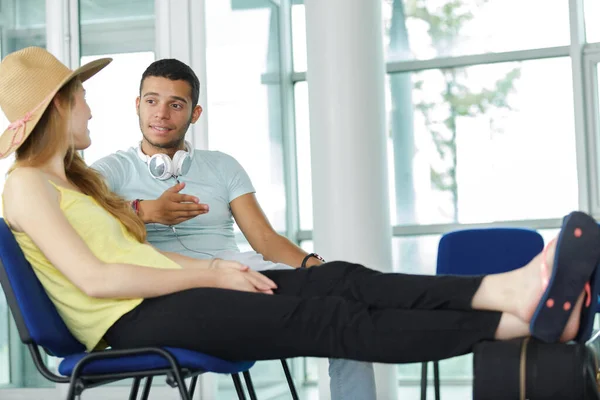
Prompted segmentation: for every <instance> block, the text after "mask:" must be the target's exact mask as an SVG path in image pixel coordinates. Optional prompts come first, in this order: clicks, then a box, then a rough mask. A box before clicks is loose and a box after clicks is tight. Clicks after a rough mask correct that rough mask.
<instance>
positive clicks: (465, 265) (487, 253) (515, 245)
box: [421, 228, 544, 400]
mask: <svg viewBox="0 0 600 400" xmlns="http://www.w3.org/2000/svg"><path fill="white" fill-rule="evenodd" d="M543 248H544V239H543V238H542V236H541V235H540V234H539V233H538V232H536V231H533V230H529V229H521V228H488V229H466V230H461V231H455V232H450V233H447V234H445V235H443V236H442V238H441V239H440V243H439V245H438V257H437V270H436V274H437V275H484V274H486V275H487V274H498V273H501V272H507V271H511V270H513V269H517V268H519V267H522V266H524V265H525V264H527V263H528V262H529V261H531V259H532V258H533V257H535V256H536V255H537V254H539V253H540V252H541V251H542V250H543ZM433 379H434V389H435V399H436V400H439V399H440V372H439V363H438V362H437V361H434V363H433ZM421 399H422V400H425V399H427V363H426V362H424V363H422V364H421Z"/></svg>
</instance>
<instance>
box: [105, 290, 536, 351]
mask: <svg viewBox="0 0 600 400" xmlns="http://www.w3.org/2000/svg"><path fill="white" fill-rule="evenodd" d="M508 318H509V320H508V321H509V322H511V320H510V318H511V317H510V316H509V317H508ZM512 318H514V317H512ZM515 319H516V318H515ZM503 321H504V322H503ZM512 322H513V323H515V324H516V325H515V326H513V327H510V326H508V325H506V317H505V316H502V321H501V314H500V313H496V312H485V311H468V312H467V311H453V310H433V311H427V310H395V309H373V308H370V307H368V306H366V305H365V304H363V303H359V302H353V301H348V300H346V299H344V298H341V297H333V296H329V297H313V298H300V297H296V296H286V295H265V294H255V293H246V292H238V291H229V290H222V289H210V288H208V289H193V290H188V291H184V292H179V293H176V294H172V295H168V296H162V297H159V298H154V299H147V300H144V302H143V303H142V304H141V305H140V306H138V307H137V308H136V309H135V310H133V311H132V312H130V313H129V314H126V315H125V316H124V317H123V318H121V319H120V320H119V321H117V323H116V324H115V325H113V327H112V328H111V329H110V330H109V331H108V332H107V334H106V339H107V341H108V343H110V344H111V345H112V346H113V347H115V348H129V347H143V346H173V347H181V348H188V349H192V350H196V351H200V352H204V353H208V354H212V355H215V356H217V357H221V358H225V359H230V360H263V359H279V358H288V357H300V356H315V357H333V358H346V359H355V360H359V361H373V362H389V363H403V362H417V361H425V360H437V359H442V358H447V357H453V356H456V355H460V354H464V353H466V352H469V351H470V350H471V348H472V346H473V345H474V344H475V343H477V342H480V341H482V340H490V339H494V338H495V337H496V335H497V332H499V331H501V330H502V325H503V324H504V325H506V328H504V330H505V331H506V332H505V333H509V331H510V333H511V335H509V336H507V337H518V336H523V335H526V334H527V327H526V325H525V324H524V323H522V322H521V324H520V325H519V324H518V323H516V322H515V321H512ZM499 324H500V325H499Z"/></svg>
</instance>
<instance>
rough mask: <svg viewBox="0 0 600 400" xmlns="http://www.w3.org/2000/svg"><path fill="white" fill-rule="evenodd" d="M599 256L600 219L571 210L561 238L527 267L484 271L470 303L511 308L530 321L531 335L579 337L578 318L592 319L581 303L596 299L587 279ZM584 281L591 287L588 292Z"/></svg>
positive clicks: (487, 307)
mask: <svg viewBox="0 0 600 400" xmlns="http://www.w3.org/2000/svg"><path fill="white" fill-rule="evenodd" d="M557 245H558V246H559V249H560V250H558V251H560V253H559V254H556V252H557ZM599 259H600V228H599V227H598V225H597V223H596V221H594V220H593V219H592V218H591V217H589V216H587V215H585V214H583V213H572V214H570V215H569V216H567V217H566V218H565V220H564V224H563V229H562V231H561V234H560V236H559V240H558V241H552V242H551V243H550V244H549V245H548V246H547V248H546V249H545V250H544V252H542V253H541V254H540V255H538V256H536V257H535V258H534V259H533V260H532V261H531V262H530V263H529V264H527V265H526V266H525V267H523V268H519V269H517V270H513V271H510V272H507V273H503V274H497V275H490V276H486V277H485V278H484V279H483V281H482V283H481V286H480V288H479V290H478V291H477V293H475V296H474V297H473V300H472V306H473V308H475V309H480V310H495V311H502V312H505V313H509V314H512V315H514V316H516V317H518V318H519V319H521V320H522V321H523V322H525V323H528V324H529V330H530V333H531V334H532V335H533V336H535V337H537V338H538V339H541V340H543V341H546V342H557V341H559V340H560V341H565V340H570V339H573V338H575V337H576V336H577V337H579V336H580V332H578V330H579V326H580V324H583V325H587V324H588V321H587V320H586V321H583V320H581V318H584V317H585V318H586V319H587V318H588V317H589V315H588V314H590V313H589V312H586V313H585V314H584V315H583V316H582V307H594V306H595V302H594V304H592V300H595V299H592V298H591V297H590V296H589V292H590V290H589V288H590V285H589V281H590V279H591V278H592V276H593V274H594V273H595V270H596V266H597V264H598V260H599ZM584 286H585V288H586V289H587V292H588V294H587V295H585V296H584V294H585V291H584V290H583V288H584ZM590 315H591V314H590ZM583 336H585V335H583Z"/></svg>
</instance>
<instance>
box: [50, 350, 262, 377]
mask: <svg viewBox="0 0 600 400" xmlns="http://www.w3.org/2000/svg"><path fill="white" fill-rule="evenodd" d="M164 350H167V351H168V352H169V353H171V355H173V357H175V359H176V360H177V362H178V363H179V366H180V367H181V368H187V369H190V370H193V371H194V372H198V371H202V372H216V373H222V374H235V373H238V372H243V371H247V370H248V369H250V368H251V367H252V366H253V365H254V361H236V362H233V361H226V360H222V359H220V358H217V357H213V356H209V355H208V354H204V353H199V352H196V351H192V350H185V349H179V348H175V347H164ZM105 351H110V350H105ZM88 354H89V353H86V352H82V353H77V354H73V355H70V356H68V357H66V358H65V359H64V360H63V361H62V362H61V363H60V365H59V366H58V372H59V373H60V374H61V375H63V376H71V374H72V373H73V369H74V368H75V366H76V365H77V363H78V362H79V361H80V360H81V359H82V358H84V357H85V356H87V355H88ZM164 368H170V364H169V362H168V361H167V360H166V359H165V358H164V357H161V356H160V355H158V354H144V355H134V356H122V357H118V358H107V359H97V360H93V361H90V362H89V363H88V364H87V365H86V366H85V367H84V368H83V371H82V373H83V374H84V375H97V374H112V373H119V372H135V371H140V370H157V369H164Z"/></svg>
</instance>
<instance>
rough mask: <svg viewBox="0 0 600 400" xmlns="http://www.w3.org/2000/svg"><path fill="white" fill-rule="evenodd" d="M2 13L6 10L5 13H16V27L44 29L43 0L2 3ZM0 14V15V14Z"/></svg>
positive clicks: (44, 4)
mask: <svg viewBox="0 0 600 400" xmlns="http://www.w3.org/2000/svg"><path fill="white" fill-rule="evenodd" d="M1 3H3V4H2V5H3V7H2V11H4V10H5V8H4V6H6V8H7V12H8V13H11V8H13V12H15V13H16V22H17V24H16V25H17V27H34V26H38V27H44V26H45V25H46V2H45V0H19V1H10V0H9V1H2V2H1ZM0 14H1V13H0Z"/></svg>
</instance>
